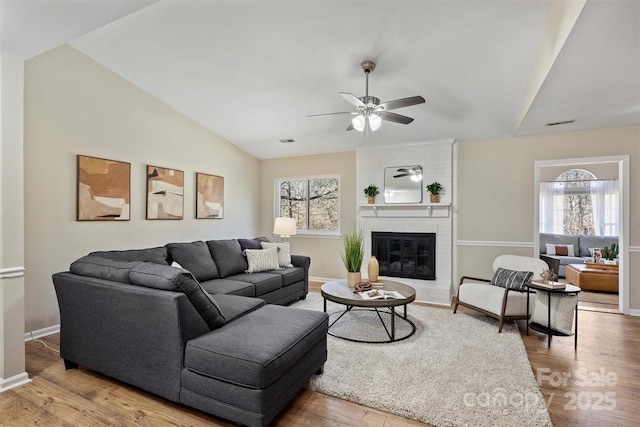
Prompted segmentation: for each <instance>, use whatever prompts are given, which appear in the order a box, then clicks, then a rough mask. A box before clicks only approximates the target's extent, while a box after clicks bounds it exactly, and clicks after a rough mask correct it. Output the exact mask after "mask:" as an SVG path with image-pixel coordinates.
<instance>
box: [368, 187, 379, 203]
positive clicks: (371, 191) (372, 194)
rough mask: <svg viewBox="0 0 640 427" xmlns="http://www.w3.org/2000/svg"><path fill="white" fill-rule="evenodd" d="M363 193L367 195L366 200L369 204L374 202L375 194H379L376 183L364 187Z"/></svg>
mask: <svg viewBox="0 0 640 427" xmlns="http://www.w3.org/2000/svg"><path fill="white" fill-rule="evenodd" d="M364 194H365V196H367V202H368V203H369V204H370V205H371V204H374V203H375V202H376V196H377V195H378V194H380V190H378V186H377V185H375V184H370V185H369V186H368V187H366V188H365V189H364Z"/></svg>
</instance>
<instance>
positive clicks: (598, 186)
mask: <svg viewBox="0 0 640 427" xmlns="http://www.w3.org/2000/svg"><path fill="white" fill-rule="evenodd" d="M618 197H619V191H618V181H617V180H605V181H592V182H591V204H592V206H593V225H594V228H595V233H596V235H598V236H618V235H619V233H620V229H619V227H618Z"/></svg>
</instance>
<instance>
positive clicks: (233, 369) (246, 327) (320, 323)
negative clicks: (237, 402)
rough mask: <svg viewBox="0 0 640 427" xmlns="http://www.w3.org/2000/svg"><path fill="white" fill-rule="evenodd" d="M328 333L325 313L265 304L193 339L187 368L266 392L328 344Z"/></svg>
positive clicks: (187, 350) (189, 346)
mask: <svg viewBox="0 0 640 427" xmlns="http://www.w3.org/2000/svg"><path fill="white" fill-rule="evenodd" d="M326 332H327V315H326V313H323V312H321V311H310V310H302V309H298V308H294V307H281V306H277V305H266V306H264V307H260V308H259V309H257V310H255V311H253V312H251V313H250V314H249V315H246V316H242V317H241V318H239V319H236V320H234V321H233V322H229V323H228V324H227V325H225V327H224V328H220V329H217V330H215V331H211V332H209V333H207V334H204V335H202V336H200V337H198V338H195V339H192V340H190V341H189V342H188V343H187V345H186V348H185V358H184V359H185V360H184V364H185V368H186V369H188V370H190V371H192V372H194V373H197V374H200V375H204V376H207V377H211V378H216V379H220V380H223V381H225V382H229V383H233V384H238V385H242V386H246V387H249V388H255V389H262V388H265V387H268V386H269V385H271V384H273V383H274V382H275V381H276V380H277V379H278V378H280V377H282V376H283V375H284V374H285V372H287V371H288V370H289V369H290V368H291V367H292V366H293V365H294V364H295V363H296V362H297V361H298V360H299V359H300V358H301V357H304V356H305V354H306V353H307V352H308V351H309V350H310V349H311V348H312V347H313V346H314V345H315V344H316V343H317V342H318V341H320V340H323V339H325V338H326Z"/></svg>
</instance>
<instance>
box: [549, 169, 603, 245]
mask: <svg viewBox="0 0 640 427" xmlns="http://www.w3.org/2000/svg"><path fill="white" fill-rule="evenodd" d="M594 179H596V177H595V175H593V174H592V173H591V172H588V171H586V170H583V169H570V170H568V171H565V172H563V173H562V174H560V176H558V178H557V179H556V181H561V182H563V183H564V200H563V217H564V220H563V225H564V234H569V235H578V234H590V235H594V234H595V228H594V223H593V201H592V199H591V190H590V189H591V181H592V180H594Z"/></svg>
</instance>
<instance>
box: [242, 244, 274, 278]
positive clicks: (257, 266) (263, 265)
mask: <svg viewBox="0 0 640 427" xmlns="http://www.w3.org/2000/svg"><path fill="white" fill-rule="evenodd" d="M244 253H245V255H246V256H247V264H248V266H247V269H246V270H245V273H258V272H260V271H268V270H275V269H277V268H280V266H279V265H278V248H277V247H273V248H269V249H247V250H245V251H244Z"/></svg>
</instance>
